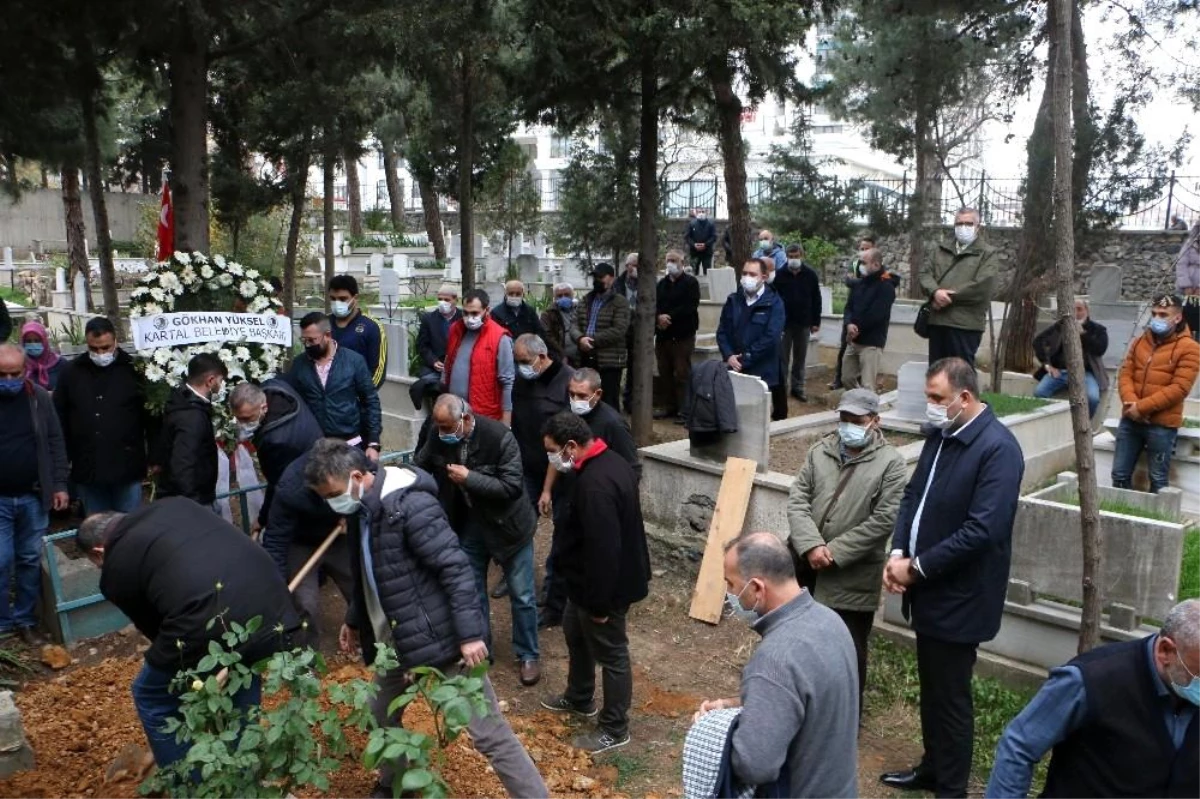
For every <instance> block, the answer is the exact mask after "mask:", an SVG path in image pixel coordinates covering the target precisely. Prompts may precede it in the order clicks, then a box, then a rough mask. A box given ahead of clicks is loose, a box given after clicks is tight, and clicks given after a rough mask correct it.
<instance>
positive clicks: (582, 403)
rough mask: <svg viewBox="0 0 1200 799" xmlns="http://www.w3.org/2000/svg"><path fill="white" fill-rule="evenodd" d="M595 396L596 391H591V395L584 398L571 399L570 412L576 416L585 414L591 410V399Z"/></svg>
mask: <svg viewBox="0 0 1200 799" xmlns="http://www.w3.org/2000/svg"><path fill="white" fill-rule="evenodd" d="M595 398H596V393H595V392H594V391H593V392H592V396H590V397H588V398H586V399H574V398H572V399H571V413H573V414H575V415H576V416H587V415H588V414H589V413H591V412H592V400H593V399H595Z"/></svg>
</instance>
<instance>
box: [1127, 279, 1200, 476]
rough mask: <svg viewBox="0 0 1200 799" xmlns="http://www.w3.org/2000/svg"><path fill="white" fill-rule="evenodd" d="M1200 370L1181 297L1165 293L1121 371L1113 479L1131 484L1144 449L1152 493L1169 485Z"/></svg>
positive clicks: (1199, 346)
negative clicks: (1186, 404)
mask: <svg viewBox="0 0 1200 799" xmlns="http://www.w3.org/2000/svg"><path fill="white" fill-rule="evenodd" d="M1198 372H1200V344H1197V343H1196V340H1195V339H1194V338H1192V336H1191V331H1189V330H1188V326H1187V323H1186V322H1184V321H1183V302H1182V300H1181V298H1179V297H1176V296H1174V295H1173V294H1161V295H1159V296H1157V297H1155V298H1154V302H1153V304H1152V305H1151V307H1150V323H1149V324H1148V325H1146V331H1145V332H1144V333H1142V335H1141V336H1139V337H1138V338H1137V339H1135V340H1134V342H1133V344H1132V345H1131V346H1130V347H1129V352H1128V353H1127V354H1126V355H1125V360H1124V361H1122V362H1121V369H1120V371H1119V372H1118V373H1117V387H1118V389H1119V390H1120V393H1121V424H1120V426H1119V427H1118V428H1117V443H1116V450H1115V451H1114V452H1113V465H1112V484H1113V486H1114V487H1116V488H1132V487H1133V470H1134V468H1135V467H1136V466H1137V462H1138V458H1140V457H1141V455H1142V450H1145V451H1146V465H1147V468H1148V471H1149V472H1150V492H1151V493H1154V494H1156V493H1158V492H1159V491H1161V490H1162V489H1164V488H1166V487H1167V480H1168V476H1169V472H1170V467H1171V453H1172V452H1173V451H1174V449H1175V437H1176V435H1177V434H1178V432H1179V428H1180V426H1181V425H1182V424H1183V402H1184V398H1185V397H1187V395H1188V393H1189V392H1190V391H1191V390H1192V386H1193V385H1194V384H1195V382H1196V375H1197V373H1198Z"/></svg>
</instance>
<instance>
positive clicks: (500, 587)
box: [491, 577, 508, 599]
mask: <svg viewBox="0 0 1200 799" xmlns="http://www.w3.org/2000/svg"><path fill="white" fill-rule="evenodd" d="M491 596H492V599H503V598H504V597H506V596H508V580H507V579H506V578H504V577H501V578H500V582H498V583H496V587H495V588H493V589H492V594H491Z"/></svg>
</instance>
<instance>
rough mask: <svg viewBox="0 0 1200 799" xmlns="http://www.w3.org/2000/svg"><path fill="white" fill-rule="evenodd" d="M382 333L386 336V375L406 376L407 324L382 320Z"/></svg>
mask: <svg viewBox="0 0 1200 799" xmlns="http://www.w3.org/2000/svg"><path fill="white" fill-rule="evenodd" d="M383 334H384V335H385V336H387V341H388V348H387V367H386V371H385V374H386V375H387V376H388V377H408V376H409V374H408V325H406V324H403V323H393V322H384V323H383Z"/></svg>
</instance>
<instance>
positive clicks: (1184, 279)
mask: <svg viewBox="0 0 1200 799" xmlns="http://www.w3.org/2000/svg"><path fill="white" fill-rule="evenodd" d="M1175 289H1176V293H1177V294H1179V295H1180V296H1182V297H1183V318H1184V319H1185V320H1186V321H1187V324H1188V327H1189V328H1190V329H1191V331H1192V338H1194V339H1197V340H1200V222H1197V223H1196V224H1194V225H1192V232H1191V233H1189V234H1188V237H1187V241H1185V242H1184V243H1183V247H1182V248H1181V249H1180V250H1179V257H1178V258H1177V259H1176V260H1175Z"/></svg>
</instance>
